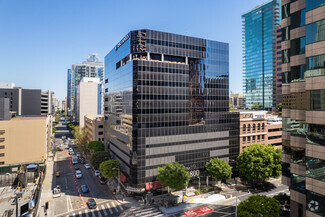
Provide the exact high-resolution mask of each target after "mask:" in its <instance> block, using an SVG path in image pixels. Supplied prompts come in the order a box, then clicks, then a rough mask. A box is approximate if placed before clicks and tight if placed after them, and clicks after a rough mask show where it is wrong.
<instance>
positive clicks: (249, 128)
mask: <svg viewBox="0 0 325 217" xmlns="http://www.w3.org/2000/svg"><path fill="white" fill-rule="evenodd" d="M247 131H248V132H250V131H251V125H250V124H248V126H247Z"/></svg>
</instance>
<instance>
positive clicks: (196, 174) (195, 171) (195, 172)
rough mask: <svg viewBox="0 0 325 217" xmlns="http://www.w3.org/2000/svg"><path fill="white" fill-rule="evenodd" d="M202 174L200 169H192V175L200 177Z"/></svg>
mask: <svg viewBox="0 0 325 217" xmlns="http://www.w3.org/2000/svg"><path fill="white" fill-rule="evenodd" d="M199 176H200V170H191V171H190V177H199Z"/></svg>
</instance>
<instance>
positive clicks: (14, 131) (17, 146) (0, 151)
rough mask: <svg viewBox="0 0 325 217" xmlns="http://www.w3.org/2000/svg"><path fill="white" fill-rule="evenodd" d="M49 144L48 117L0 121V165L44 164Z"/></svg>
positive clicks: (49, 120) (49, 128)
mask: <svg viewBox="0 0 325 217" xmlns="http://www.w3.org/2000/svg"><path fill="white" fill-rule="evenodd" d="M50 144H51V118H50V116H47V117H43V116H38V117H16V118H13V119H11V120H7V121H0V165H12V164H25V163H32V162H35V163H36V162H44V161H45V160H46V158H47V151H48V148H49V147H50Z"/></svg>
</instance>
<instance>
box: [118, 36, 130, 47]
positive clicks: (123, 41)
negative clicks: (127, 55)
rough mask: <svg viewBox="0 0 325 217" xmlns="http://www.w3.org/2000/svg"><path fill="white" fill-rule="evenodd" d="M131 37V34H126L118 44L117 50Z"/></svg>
mask: <svg viewBox="0 0 325 217" xmlns="http://www.w3.org/2000/svg"><path fill="white" fill-rule="evenodd" d="M129 38H130V36H129V34H127V35H126V36H124V38H123V39H122V40H121V41H120V42H119V43H118V44H117V45H116V47H115V50H117V49H119V48H120V47H121V46H122V45H123V44H124V43H125V42H126V41H127V40H128V39H129Z"/></svg>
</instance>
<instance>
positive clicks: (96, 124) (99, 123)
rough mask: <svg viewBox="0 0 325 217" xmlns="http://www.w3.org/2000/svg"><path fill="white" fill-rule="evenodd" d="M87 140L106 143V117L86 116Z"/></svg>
mask: <svg viewBox="0 0 325 217" xmlns="http://www.w3.org/2000/svg"><path fill="white" fill-rule="evenodd" d="M85 129H86V131H87V140H88V142H90V141H102V142H104V115H85Z"/></svg>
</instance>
